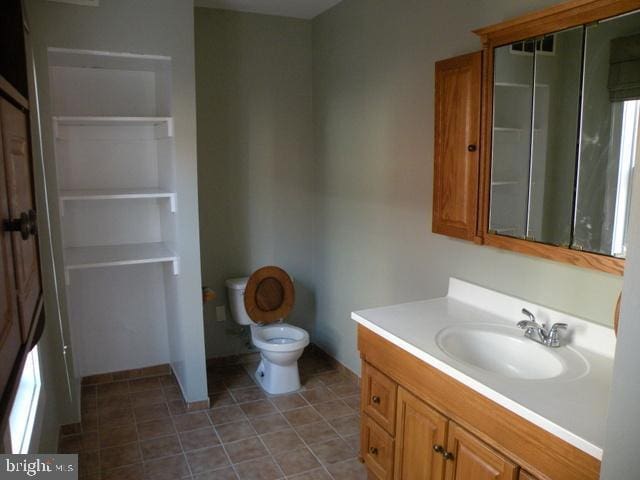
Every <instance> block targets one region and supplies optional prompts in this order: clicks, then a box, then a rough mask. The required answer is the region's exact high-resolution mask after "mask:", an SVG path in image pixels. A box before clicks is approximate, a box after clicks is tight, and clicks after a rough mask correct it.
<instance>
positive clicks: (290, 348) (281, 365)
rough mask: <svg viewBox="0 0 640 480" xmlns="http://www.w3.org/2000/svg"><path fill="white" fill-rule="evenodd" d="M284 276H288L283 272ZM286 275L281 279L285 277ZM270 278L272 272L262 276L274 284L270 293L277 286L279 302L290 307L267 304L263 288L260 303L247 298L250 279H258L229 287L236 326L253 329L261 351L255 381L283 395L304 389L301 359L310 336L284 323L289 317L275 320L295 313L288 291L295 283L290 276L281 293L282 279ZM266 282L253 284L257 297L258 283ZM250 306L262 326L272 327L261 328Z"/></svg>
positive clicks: (234, 282)
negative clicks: (248, 310) (291, 283)
mask: <svg viewBox="0 0 640 480" xmlns="http://www.w3.org/2000/svg"><path fill="white" fill-rule="evenodd" d="M266 268H274V267H266ZM261 270H263V269H260V270H258V271H256V272H255V273H254V275H256V274H258V273H259V272H261ZM278 270H280V269H278ZM280 272H282V273H284V271H282V270H280ZM282 273H280V274H279V275H282ZM269 274H270V273H269V272H262V277H260V278H262V279H263V280H262V282H265V281H266V282H271V284H270V285H269V287H270V291H273V290H274V288H273V285H274V282H276V283H275V285H276V288H275V291H276V300H279V299H280V296H281V297H282V298H281V299H282V304H283V305H284V304H287V305H285V306H283V307H282V308H280V307H278V305H277V302H276V304H274V302H273V301H268V300H267V301H265V300H264V298H263V296H261V295H260V294H259V287H258V294H257V297H258V300H257V301H256V302H254V301H253V299H249V298H245V293H246V290H247V284H248V283H249V280H250V278H252V279H254V280H255V277H254V276H252V277H242V278H234V279H229V280H227V281H226V282H225V283H226V286H227V293H228V297H229V307H230V309H231V316H232V317H233V319H234V321H235V322H236V323H238V324H240V325H250V326H251V342H252V343H253V345H254V346H255V347H256V348H257V349H258V350H260V364H259V365H258V368H257V369H256V372H255V379H256V381H257V383H258V384H259V385H260V386H261V387H262V388H263V389H264V390H265V391H266V392H267V393H270V394H272V395H279V394H284V393H289V392H294V391H296V390H299V389H300V375H299V373H298V359H299V358H300V355H302V352H303V351H304V348H305V347H306V346H307V345H309V334H308V333H307V331H306V330H304V329H302V328H299V327H295V326H293V325H288V324H286V323H283V318H284V316H286V315H282V317H283V318H273V317H274V315H275V316H278V315H279V314H280V313H282V314H287V313H288V312H289V311H290V310H291V307H292V306H293V300H292V299H291V300H290V301H288V302H287V299H288V290H287V288H292V287H290V286H289V285H287V283H290V282H291V281H290V279H289V277H288V276H287V277H286V279H288V282H286V281H285V282H282V283H284V285H283V286H282V290H281V291H280V290H279V287H277V285H280V283H277V282H280V281H281V278H282V277H280V278H276V277H270V276H268V275H269ZM284 275H286V273H284ZM286 279H285V280H286ZM258 280H259V279H258ZM262 282H261V281H260V280H259V281H258V282H253V281H252V283H251V284H250V286H249V288H250V289H251V292H253V293H254V294H256V288H255V285H256V283H257V284H258V285H260V284H262V285H266V284H267V283H262ZM252 286H253V287H254V288H252ZM278 295H280V296H278ZM291 295H292V293H291ZM247 305H249V309H250V312H251V313H252V315H253V316H254V317H256V318H259V319H260V321H261V322H262V321H264V322H270V323H264V324H262V323H260V324H259V323H257V322H255V321H254V320H253V319H252V318H251V317H250V316H249V313H248V312H247ZM265 305H266V306H265ZM261 308H262V309H263V310H262V312H256V310H260V309H261ZM270 317H271V318H270Z"/></svg>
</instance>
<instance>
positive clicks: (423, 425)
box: [395, 387, 447, 480]
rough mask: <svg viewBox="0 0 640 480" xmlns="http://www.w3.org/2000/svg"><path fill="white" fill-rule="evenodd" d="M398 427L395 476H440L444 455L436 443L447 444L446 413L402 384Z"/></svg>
mask: <svg viewBox="0 0 640 480" xmlns="http://www.w3.org/2000/svg"><path fill="white" fill-rule="evenodd" d="M396 429H397V433H396V455H395V457H396V460H395V478H396V480H414V479H419V480H441V479H442V476H443V474H444V458H443V456H442V455H441V454H439V453H436V452H435V451H434V450H433V447H434V445H439V446H442V447H444V445H445V439H446V429H447V419H446V417H444V416H442V415H440V414H439V413H438V412H436V411H435V410H434V409H432V408H431V407H429V406H428V405H427V404H426V403H424V402H422V401H421V400H419V399H418V398H417V397H415V396H414V395H412V394H411V393H409V392H408V391H406V390H404V389H403V388H402V387H400V388H399V389H398V413H397V417H396Z"/></svg>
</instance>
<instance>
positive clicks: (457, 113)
mask: <svg viewBox="0 0 640 480" xmlns="http://www.w3.org/2000/svg"><path fill="white" fill-rule="evenodd" d="M475 33H476V34H477V35H479V37H480V38H481V40H482V43H483V47H484V49H483V51H482V53H480V52H478V53H475V54H469V55H465V56H462V57H456V58H453V59H448V60H443V61H440V62H438V63H437V64H436V82H435V85H436V87H435V141H434V199H433V225H432V228H433V231H434V232H435V233H441V234H445V235H448V236H452V237H457V238H462V239H465V240H472V241H475V242H476V243H482V244H485V245H489V246H492V247H497V248H503V249H507V250H511V251H515V252H519V253H524V254H528V255H535V256H539V257H543V258H547V259H551V260H556V261H561V262H565V263H570V264H573V265H578V266H582V267H588V268H594V269H597V270H601V271H605V272H609V273H614V274H622V272H623V271H624V257H625V255H626V230H627V228H626V227H627V220H628V213H629V212H628V207H629V200H630V197H631V180H632V176H633V171H634V168H635V165H636V163H637V160H638V158H639V156H640V0H633V1H631V0H614V1H603V0H573V1H569V2H565V3H562V4H559V5H556V6H553V7H551V8H548V9H546V10H542V11H539V12H535V13H532V14H528V15H525V16H522V17H519V18H516V19H513V20H509V21H506V22H503V23H500V24H497V25H493V26H490V27H486V28H481V29H478V30H476V31H475Z"/></svg>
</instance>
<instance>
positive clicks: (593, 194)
mask: <svg viewBox="0 0 640 480" xmlns="http://www.w3.org/2000/svg"><path fill="white" fill-rule="evenodd" d="M584 72H585V73H584V78H585V80H584V87H583V92H584V93H583V118H582V135H581V139H580V161H579V166H578V189H577V200H576V218H575V226H574V241H573V245H572V248H576V249H580V250H587V251H591V252H596V253H602V254H605V255H613V256H617V257H624V256H625V255H626V243H627V242H626V230H627V223H628V222H627V219H628V211H629V209H628V206H629V200H630V196H631V178H632V173H633V168H634V165H635V164H636V163H637V159H638V148H637V147H638V135H639V134H640V133H639V132H640V129H639V119H640V13H634V14H631V15H625V16H622V17H618V18H614V19H611V20H608V21H603V22H600V23H598V24H595V25H590V26H588V27H587V30H586V45H585V64H584Z"/></svg>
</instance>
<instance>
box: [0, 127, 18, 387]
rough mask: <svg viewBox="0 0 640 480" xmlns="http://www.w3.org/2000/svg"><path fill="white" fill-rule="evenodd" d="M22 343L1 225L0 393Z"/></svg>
mask: <svg viewBox="0 0 640 480" xmlns="http://www.w3.org/2000/svg"><path fill="white" fill-rule="evenodd" d="M1 132H2V123H1V122H0V221H4V220H7V219H9V206H8V202H7V190H6V176H5V165H4V163H5V159H4V148H2V135H1ZM21 343H22V341H21V338H20V319H19V315H18V305H17V302H16V284H15V273H14V269H13V248H12V246H11V234H10V233H9V232H6V231H5V230H4V228H3V229H0V396H2V393H3V392H4V389H5V387H6V385H7V382H8V380H9V376H10V375H11V370H12V369H13V365H14V363H15V360H16V357H17V356H18V353H19V351H20V346H21Z"/></svg>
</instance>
